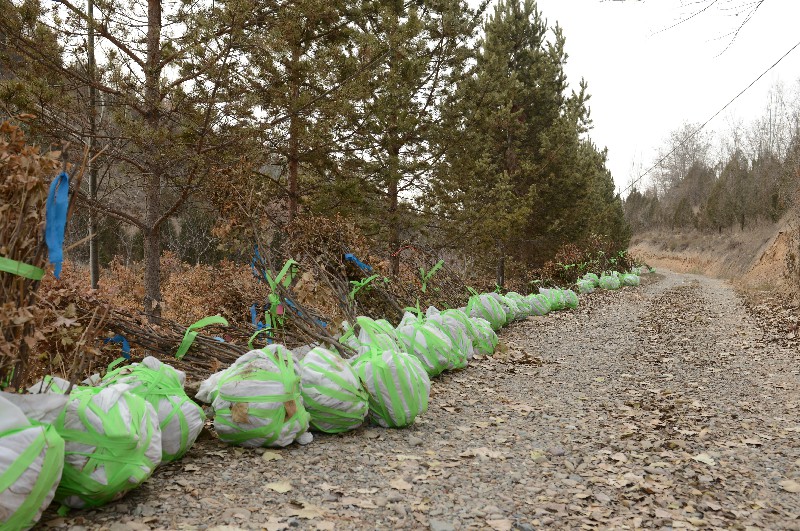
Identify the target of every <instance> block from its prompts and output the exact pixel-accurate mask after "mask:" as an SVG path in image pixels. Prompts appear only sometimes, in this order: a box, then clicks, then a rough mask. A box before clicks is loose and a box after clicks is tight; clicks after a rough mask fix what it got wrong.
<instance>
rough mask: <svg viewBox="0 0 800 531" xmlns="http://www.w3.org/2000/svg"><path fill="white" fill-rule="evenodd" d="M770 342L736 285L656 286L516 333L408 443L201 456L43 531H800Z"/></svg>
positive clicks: (405, 434) (799, 434) (796, 446)
mask: <svg viewBox="0 0 800 531" xmlns="http://www.w3.org/2000/svg"><path fill="white" fill-rule="evenodd" d="M763 337H764V335H763V332H762V331H761V330H760V329H759V328H758V325H757V324H756V322H755V321H754V320H753V319H752V318H751V317H750V316H749V315H748V314H747V312H746V311H745V309H744V307H743V305H742V302H741V300H740V299H739V298H738V296H737V295H736V294H735V293H734V291H733V290H732V288H731V287H730V286H729V285H728V284H726V283H724V282H723V281H719V280H714V279H710V278H705V277H699V276H694V275H681V274H673V273H669V272H662V273H661V274H657V275H651V276H649V277H647V281H646V283H645V284H644V285H643V286H642V287H640V288H635V289H634V288H625V289H623V290H620V291H619V292H615V293H608V292H605V293H598V294H594V295H590V296H588V297H582V298H581V307H580V308H579V309H578V310H575V311H572V312H559V313H556V314H551V315H549V316H546V317H541V318H531V319H528V320H527V321H524V322H520V323H516V324H514V325H512V326H510V327H509V328H508V329H506V330H505V331H503V333H502V334H501V347H500V349H499V351H498V353H497V355H496V356H495V357H494V359H491V358H487V359H483V360H479V361H476V362H475V363H473V364H471V365H470V366H469V367H468V368H467V369H465V370H462V371H459V372H452V373H447V374H445V375H442V376H441V377H439V378H437V379H436V380H435V381H434V384H433V387H432V396H431V402H430V409H429V411H428V413H427V414H426V415H425V416H424V417H422V418H420V419H419V420H418V421H417V423H416V424H415V425H414V426H413V427H411V428H409V429H404V430H385V429H379V428H364V429H360V430H357V431H355V432H352V433H348V434H345V435H341V436H316V439H315V440H314V442H313V443H312V444H310V445H308V446H305V447H301V446H292V447H290V448H286V449H283V450H267V451H266V452H265V451H264V450H247V449H241V448H233V447H228V446H225V445H224V444H222V443H220V442H219V441H217V440H216V439H213V438H211V437H206V438H204V439H203V440H201V441H200V442H198V444H196V445H195V446H194V448H193V449H192V451H191V452H190V453H189V455H188V456H186V457H185V458H184V459H183V460H181V461H179V462H177V463H172V464H170V465H167V466H164V467H162V468H160V469H159V470H157V471H156V473H155V474H154V476H153V477H152V478H151V479H150V480H149V481H148V482H147V483H146V485H145V486H143V487H142V488H140V489H138V490H137V491H135V492H132V493H130V494H129V495H128V496H127V497H126V498H124V499H122V500H121V501H119V502H116V503H114V504H111V505H109V506H107V507H104V508H102V509H99V510H95V511H73V512H72V513H70V514H69V515H68V516H66V517H59V516H58V515H56V514H55V512H54V511H53V510H52V509H51V510H50V511H49V512H48V513H47V514H46V515H45V517H44V518H43V520H42V523H41V524H40V528H42V529H45V528H60V529H70V528H71V529H72V530H73V531H80V530H82V529H111V530H120V531H122V530H140V529H141V530H145V529H216V530H219V531H222V530H233V529H269V530H279V529H323V530H324V529H432V530H438V531H444V530H448V529H490V530H491V529H494V530H511V529H522V530H528V529H541V528H546V529H580V528H601V529H609V528H610V529H634V528H664V529H678V528H683V529H695V528H698V529H730V528H733V529H800V418H799V414H800V395H799V394H798V392H797V388H798V374H800V367H798V365H797V359H798V357H800V352H797V350H796V349H793V348H788V347H785V346H781V345H779V344H776V343H773V342H765V341H764V340H763Z"/></svg>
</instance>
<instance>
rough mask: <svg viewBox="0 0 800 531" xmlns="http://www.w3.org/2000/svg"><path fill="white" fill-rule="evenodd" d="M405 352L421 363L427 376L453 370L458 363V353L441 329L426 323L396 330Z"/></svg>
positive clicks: (418, 322) (422, 322) (417, 323)
mask: <svg viewBox="0 0 800 531" xmlns="http://www.w3.org/2000/svg"><path fill="white" fill-rule="evenodd" d="M397 335H398V337H399V338H400V342H401V343H402V345H403V348H404V350H405V352H407V353H408V354H410V355H412V356H414V357H416V358H417V359H419V361H420V362H421V363H422V366H423V367H424V368H425V371H426V372H427V373H428V376H430V377H434V376H437V375H439V374H441V373H442V372H443V371H446V370H448V369H453V368H455V367H456V366H457V364H458V363H459V358H460V356H459V353H458V352H457V351H456V349H455V348H454V347H453V342H452V341H451V340H450V338H449V337H448V336H447V334H445V333H444V332H443V331H442V329H441V328H440V327H438V326H436V325H435V324H433V323H428V322H427V321H421V322H420V321H417V322H416V323H414V324H410V325H407V326H404V327H403V328H400V329H398V330H397Z"/></svg>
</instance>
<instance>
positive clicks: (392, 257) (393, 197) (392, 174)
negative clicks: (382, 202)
mask: <svg viewBox="0 0 800 531" xmlns="http://www.w3.org/2000/svg"><path fill="white" fill-rule="evenodd" d="M388 172H389V183H388V184H389V186H388V187H387V194H388V202H389V219H388V221H389V267H390V272H391V273H392V275H394V276H396V275H398V274H399V273H400V253H399V252H397V251H398V250H399V249H400V218H399V216H398V211H397V207H398V195H399V192H398V187H399V184H400V148H398V147H396V146H394V145H392V146H390V147H389V167H388Z"/></svg>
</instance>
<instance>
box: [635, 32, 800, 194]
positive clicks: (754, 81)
mask: <svg viewBox="0 0 800 531" xmlns="http://www.w3.org/2000/svg"><path fill="white" fill-rule="evenodd" d="M798 46H800V42H798V43H797V44H795V45H794V46H792V47H791V48H790V49H789V51H788V52H786V53H785V54H783V55H782V56H781V57H780V59H778V60H777V61H775V62H774V63H772V66H770V67H769V68H767V69H766V70H764V71H763V72H762V73H761V75H759V76H758V77H757V78H755V79H754V80H753V81H752V82H751V83H750V84H749V85H747V86H746V87H745V88H744V89H742V91H741V92H739V94H737V95H736V96H734V97H733V99H732V100H731V101H729V102H728V103H726V104H725V106H723V107H722V108H721V109H720V110H718V111H717V112H715V113H714V115H713V116H712V117H711V118H709V119H708V120H706V121H705V122H703V124H702V125H701V126H700V127H698V128H697V129H695V130H694V131H692V132H691V133H689V134H688V135H687V136H686V138H684V139H683V140H682V141H681V142H680V143H679V144H678V145H677V146H675V147H673V148H672V149H671V150H670V151H669V153H667V154H666V155H664V156H663V157H661V159H659V160H658V162H656V163H655V164H653V165H652V166H650V167H649V168H648V169H647V171H645V172H644V173H642V174H641V175H639V177H637V178H636V179H634V180H633V181H632V182H631V183H630V184H629V185H628V186H627V187H626V188H625V189H623V190H622V191H621V192H620V193H619V195H620V196H621V195H622V194H624V193H625V192H627V191H628V190H630V189H631V188H633V187H634V186H636V184H637V183H638V182H639V181H641V180H642V179H643V178H645V177H646V176H647V175H648V174H649V173H650V172H651V171H653V170H654V169H655V168H656V167H658V165H659V164H661V163H662V162H664V161H665V160H666V159H667V158H668V157H669V156H670V155H672V154H673V153H675V151H677V150H678V148H679V147H681V146H683V145H684V144H685V143H686V142H688V141H689V140H691V139H692V138H693V137H694V136H695V135H696V134H697V133H699V132H700V131H702V130H703V128H704V127H705V126H706V125H708V123H709V122H710V121H711V120H713V119H714V118H716V117H717V116H719V115H720V113H722V112H723V111H724V110H725V109H727V108H728V107H730V105H731V104H732V103H733V102H734V101H736V100H737V99H739V97H740V96H741V95H742V94H744V93H745V92H747V91H748V90H749V89H750V87H752V86H753V85H755V84H756V83H758V81H759V80H760V79H761V78H762V77H764V76H765V75H767V73H769V71H770V70H772V69H773V68H775V67H776V66H778V63H780V62H781V61H783V60H784V59H785V58H786V56H788V55H789V54H790V53H792V52H793V51H794V50H795V49H796V48H797V47H798Z"/></svg>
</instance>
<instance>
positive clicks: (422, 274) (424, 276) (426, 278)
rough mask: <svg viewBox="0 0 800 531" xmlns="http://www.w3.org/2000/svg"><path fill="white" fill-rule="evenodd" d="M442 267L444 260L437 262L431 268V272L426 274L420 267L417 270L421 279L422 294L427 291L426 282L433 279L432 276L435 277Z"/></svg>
mask: <svg viewBox="0 0 800 531" xmlns="http://www.w3.org/2000/svg"><path fill="white" fill-rule="evenodd" d="M443 265H444V260H439V261H438V262H436V265H435V266H433V267H432V268H431V270H430V271H428V272H427V273H426V272H425V270H424V269H423V268H421V267H420V268H419V275H420V278H421V279H422V293H425V292H426V291H427V290H428V281H429V280H430V279H431V278H433V275H435V274H436V272H437V271H439V270H440V269H441V268H442V266H443Z"/></svg>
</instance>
